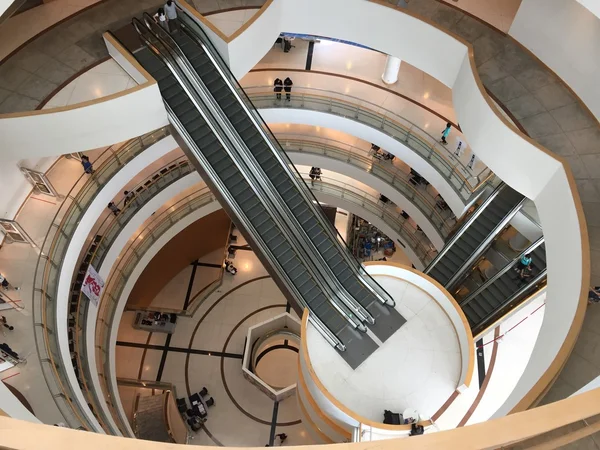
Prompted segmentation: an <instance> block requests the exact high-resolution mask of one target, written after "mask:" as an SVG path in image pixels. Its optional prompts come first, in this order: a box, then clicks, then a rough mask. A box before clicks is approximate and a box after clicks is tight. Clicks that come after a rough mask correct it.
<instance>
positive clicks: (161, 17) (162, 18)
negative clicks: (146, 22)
mask: <svg viewBox="0 0 600 450" xmlns="http://www.w3.org/2000/svg"><path fill="white" fill-rule="evenodd" d="M154 21H155V22H156V23H157V24H159V25H160V26H161V27H162V28H163V29H164V30H165V31H169V24H168V23H167V15H166V14H165V10H164V8H158V11H156V14H154Z"/></svg>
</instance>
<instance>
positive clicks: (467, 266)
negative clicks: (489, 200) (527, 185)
mask: <svg viewBox="0 0 600 450" xmlns="http://www.w3.org/2000/svg"><path fill="white" fill-rule="evenodd" d="M525 200H526V197H523V198H522V199H521V201H520V202H519V203H518V204H517V205H516V206H514V207H513V208H512V209H511V210H510V211H509V212H508V214H507V215H506V216H504V217H503V218H502V220H501V221H500V223H498V225H496V226H495V227H494V228H493V229H492V231H491V232H490V234H489V235H488V236H486V238H485V239H484V240H483V242H482V243H481V244H479V246H477V248H476V249H475V251H474V252H473V253H472V254H471V255H469V257H468V258H467V260H466V261H465V262H464V263H463V265H462V266H461V267H459V268H458V270H457V271H456V272H455V273H454V275H452V278H450V280H448V283H446V285H445V286H444V287H445V288H446V289H448V290H450V289H451V288H452V286H453V285H454V284H455V283H456V282H457V281H458V280H459V279H460V278H461V277H462V276H463V275H464V273H465V272H466V271H467V270H469V269H470V268H471V267H473V264H474V263H475V261H476V260H477V258H479V257H480V256H481V255H482V254H483V252H485V251H486V250H487V248H488V246H489V245H490V244H491V243H492V242H493V241H494V239H496V237H497V236H498V234H499V233H500V232H501V231H502V229H503V228H504V227H505V226H507V225H508V223H509V222H510V221H511V220H512V218H513V217H514V216H515V214H517V213H518V212H519V210H520V209H521V208H522V207H523V203H524V202H525Z"/></svg>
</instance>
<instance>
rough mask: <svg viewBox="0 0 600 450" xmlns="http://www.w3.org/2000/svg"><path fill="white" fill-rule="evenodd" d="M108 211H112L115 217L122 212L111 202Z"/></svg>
mask: <svg viewBox="0 0 600 450" xmlns="http://www.w3.org/2000/svg"><path fill="white" fill-rule="evenodd" d="M108 209H110V210H111V211H112V213H113V214H114V215H115V216H118V215H119V213H120V212H121V210H120V209H119V208H117V205H115V203H114V202H110V203H109V204H108Z"/></svg>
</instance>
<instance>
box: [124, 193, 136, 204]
mask: <svg viewBox="0 0 600 450" xmlns="http://www.w3.org/2000/svg"><path fill="white" fill-rule="evenodd" d="M123 195H124V196H125V197H124V198H123V206H127V204H128V203H129V202H130V201H131V200H133V197H134V196H135V194H134V193H133V192H130V191H123Z"/></svg>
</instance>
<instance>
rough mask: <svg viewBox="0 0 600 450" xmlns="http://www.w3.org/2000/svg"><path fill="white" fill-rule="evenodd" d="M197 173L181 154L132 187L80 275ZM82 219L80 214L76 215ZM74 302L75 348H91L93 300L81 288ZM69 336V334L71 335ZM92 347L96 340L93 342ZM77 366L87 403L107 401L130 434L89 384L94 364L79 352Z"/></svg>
mask: <svg viewBox="0 0 600 450" xmlns="http://www.w3.org/2000/svg"><path fill="white" fill-rule="evenodd" d="M192 172H194V168H193V167H192V165H191V164H189V162H188V160H187V158H186V157H185V156H180V157H178V158H176V159H175V160H173V161H170V162H169V163H167V164H165V165H164V166H163V167H161V168H160V169H158V170H156V171H155V173H153V174H152V175H151V176H149V177H148V178H147V179H145V180H144V181H142V182H140V183H139V184H138V185H136V186H134V187H133V188H131V192H132V193H134V197H133V198H132V199H131V200H130V201H127V202H125V198H123V199H122V200H121V201H120V202H118V203H116V206H117V207H118V208H119V209H120V212H119V214H118V215H117V216H115V215H113V214H108V215H107V216H106V217H105V219H104V220H103V221H102V222H101V223H100V225H99V226H98V227H97V228H95V230H94V231H93V233H92V235H93V236H95V237H94V238H93V239H92V240H91V241H90V243H89V245H88V246H87V248H86V249H85V250H84V253H83V255H84V256H83V261H82V263H81V266H80V267H81V268H80V270H79V275H80V276H82V275H83V273H85V268H86V267H87V265H88V264H90V265H92V266H93V267H94V268H96V269H97V270H98V271H99V270H100V268H101V266H102V262H103V261H104V259H105V257H106V255H107V253H108V252H109V250H110V248H111V247H112V245H114V244H115V240H116V239H117V237H118V236H119V234H120V233H121V231H122V230H123V229H124V228H125V227H126V226H127V224H128V223H129V222H130V220H131V219H133V217H134V216H135V215H136V214H137V213H138V212H139V211H140V209H142V208H143V207H144V206H145V205H147V204H148V203H150V201H151V200H152V199H153V198H154V197H156V196H157V195H158V194H159V193H160V192H161V191H162V190H163V189H166V188H167V187H168V186H170V185H172V184H175V183H176V182H177V181H178V180H181V179H182V178H184V177H186V176H187V175H189V174H190V173H192ZM77 219H79V217H77ZM61 225H62V226H63V227H67V226H68V225H69V223H68V222H67V223H64V222H63V223H62V224H61ZM71 304H72V305H73V304H75V305H76V307H77V309H76V312H75V324H74V327H72V328H74V330H75V331H74V343H75V348H76V349H81V348H88V343H87V340H88V339H89V337H90V336H88V333H87V327H86V323H87V320H88V311H89V305H90V302H89V301H87V300H86V299H85V298H84V294H83V293H82V292H81V290H79V289H74V290H73V292H72V295H71ZM69 337H70V336H69ZM89 345H91V346H92V347H93V343H90V344H89ZM76 355H77V356H76V358H75V363H76V364H75V366H74V367H76V369H77V370H76V373H79V374H84V376H82V377H80V379H81V381H82V383H81V384H82V388H83V394H84V396H85V397H86V400H87V401H88V404H91V405H93V407H94V410H95V411H98V410H100V409H101V408H102V407H103V406H104V403H105V402H106V404H107V405H108V408H109V410H110V412H111V416H112V418H113V419H114V421H115V423H116V424H117V426H118V428H119V430H120V431H121V433H122V434H123V435H127V434H128V433H127V429H128V428H127V425H126V424H125V423H122V422H121V423H120V421H119V417H118V415H117V414H116V411H115V410H114V404H113V403H112V401H111V399H110V397H104V398H105V399H106V400H104V399H103V398H100V397H99V396H98V394H99V393H98V392H97V391H96V389H94V387H93V386H88V382H87V380H92V381H93V380H94V377H95V376H96V375H95V374H91V373H90V370H91V369H92V367H91V366H90V364H83V363H82V358H81V356H80V354H79V352H76ZM94 384H95V383H94Z"/></svg>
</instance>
